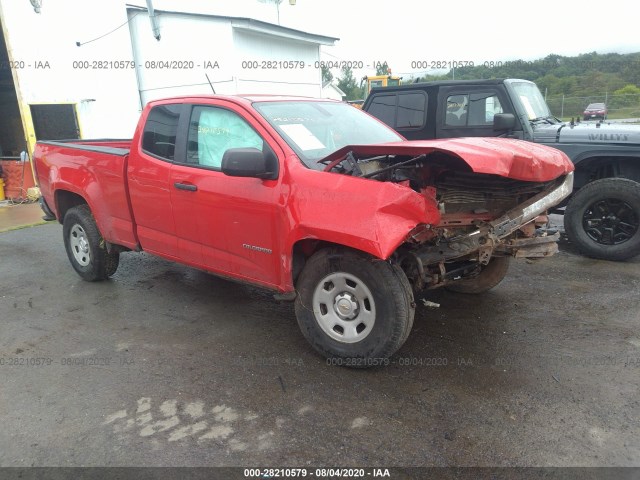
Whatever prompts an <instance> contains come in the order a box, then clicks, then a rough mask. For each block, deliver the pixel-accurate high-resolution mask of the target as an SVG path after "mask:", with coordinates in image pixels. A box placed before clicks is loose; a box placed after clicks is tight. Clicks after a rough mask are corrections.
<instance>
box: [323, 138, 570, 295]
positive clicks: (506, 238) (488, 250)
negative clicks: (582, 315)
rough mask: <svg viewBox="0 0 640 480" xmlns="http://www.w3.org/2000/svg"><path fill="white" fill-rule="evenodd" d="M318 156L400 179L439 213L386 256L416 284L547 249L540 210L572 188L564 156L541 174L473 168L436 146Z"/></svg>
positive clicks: (550, 248) (354, 171)
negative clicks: (556, 165) (553, 168)
mask: <svg viewBox="0 0 640 480" xmlns="http://www.w3.org/2000/svg"><path fill="white" fill-rule="evenodd" d="M489 153H491V152H489ZM559 153H560V152H559ZM489 156H490V155H489ZM325 163H326V164H327V167H326V170H327V171H335V172H339V173H343V174H347V175H352V176H356V177H361V178H369V179H374V180H380V181H388V182H394V183H397V184H400V185H404V186H405V187H407V188H410V189H412V190H413V191H415V192H416V193H418V194H420V195H422V196H424V197H425V198H426V199H428V200H430V201H431V202H433V203H434V204H435V205H437V210H438V212H439V218H435V219H433V221H432V222H431V223H422V224H419V225H417V226H416V227H415V228H414V229H413V230H412V231H411V232H409V234H408V235H407V237H406V239H405V241H404V243H402V244H401V245H400V246H399V247H398V248H397V250H396V251H395V252H394V254H393V255H392V257H391V258H390V260H391V261H394V262H395V263H397V264H399V265H400V266H401V267H402V269H403V270H404V272H405V273H406V274H407V277H408V278H409V280H410V282H411V283H412V284H413V287H414V289H416V290H421V289H424V288H436V287H441V286H446V285H449V284H452V283H453V282H458V281H460V280H465V279H471V278H474V277H476V276H478V275H479V274H480V272H481V271H482V270H483V268H484V267H485V266H486V265H488V263H489V261H490V260H491V258H492V257H527V258H530V257H547V256H550V255H553V254H554V253H556V252H557V251H558V247H557V241H558V238H559V234H558V233H553V232H549V231H548V230H546V229H545V228H544V227H545V225H546V224H547V223H548V218H547V216H546V211H547V210H548V209H549V208H551V207H553V206H554V205H556V204H558V203H560V202H561V201H562V200H563V199H564V198H566V197H567V196H568V195H569V194H570V193H571V191H572V188H573V172H572V171H571V170H572V167H571V165H570V162H569V161H568V159H567V164H568V165H564V164H563V168H564V171H558V172H557V173H558V174H557V175H555V176H554V174H553V173H549V174H548V175H547V177H554V178H552V179H548V178H542V179H540V178H535V179H534V180H526V179H524V180H523V179H522V178H510V177H508V176H503V175H498V174H492V173H484V172H477V171H475V170H480V169H475V168H474V166H475V165H474V164H473V162H468V161H466V159H465V158H464V157H463V156H461V155H456V154H452V153H451V152H445V151H442V150H441V149H439V150H435V149H434V150H432V151H425V153H421V154H418V155H403V154H399V155H394V154H391V153H387V152H385V154H384V155H377V156H372V155H371V154H370V152H369V151H367V152H357V149H354V150H350V151H348V152H347V153H346V155H339V156H334V158H332V159H330V160H329V161H326V162H325ZM560 163H561V164H562V162H560ZM483 166H484V165H483ZM518 168H520V170H519V171H522V166H521V165H520V166H519V167H518ZM485 170H486V168H485ZM535 176H539V173H536V174H532V177H535ZM520 177H522V175H520Z"/></svg>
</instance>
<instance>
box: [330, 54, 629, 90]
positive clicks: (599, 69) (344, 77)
mask: <svg viewBox="0 0 640 480" xmlns="http://www.w3.org/2000/svg"><path fill="white" fill-rule="evenodd" d="M385 67H386V68H388V65H385ZM378 70H381V69H380V68H379V69H378ZM385 71H386V70H385ZM383 73H384V72H382V71H381V72H380V73H378V72H376V74H377V75H379V74H383ZM327 74H328V75H327ZM329 76H330V78H329ZM327 78H329V80H331V79H333V75H332V74H331V72H330V71H328V70H327V71H326V72H325V71H323V80H326V79H327ZM452 78H455V79H456V80H478V79H490V78H522V79H524V80H531V81H533V82H535V83H536V84H537V85H538V87H539V88H540V91H541V92H542V93H543V94H546V95H548V96H557V95H566V96H581V97H587V96H591V95H601V94H602V93H604V92H607V93H609V94H611V95H639V94H640V52H637V53H627V54H620V53H603V54H601V53H597V52H591V53H584V54H581V55H577V56H573V57H570V56H562V55H556V54H551V55H547V56H546V57H544V58H540V59H537V60H509V61H495V62H484V63H483V64H482V65H476V66H473V67H471V66H467V67H459V68H455V69H451V70H449V71H448V72H446V73H443V74H438V75H422V76H416V77H410V78H404V79H403V83H413V82H428V81H433V80H451V79H452ZM337 85H338V87H339V88H340V89H341V90H342V91H343V92H345V94H346V95H347V100H357V99H362V98H364V96H365V91H364V88H363V86H362V85H361V82H360V81H359V80H357V79H356V78H355V76H354V74H353V71H352V70H351V69H350V68H343V69H342V70H341V72H340V76H339V77H338V78H337Z"/></svg>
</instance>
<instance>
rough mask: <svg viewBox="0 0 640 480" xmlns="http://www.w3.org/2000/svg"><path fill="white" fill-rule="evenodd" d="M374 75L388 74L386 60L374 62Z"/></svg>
mask: <svg viewBox="0 0 640 480" xmlns="http://www.w3.org/2000/svg"><path fill="white" fill-rule="evenodd" d="M376 75H389V64H388V63H387V62H386V61H385V62H383V63H380V62H378V63H377V64H376Z"/></svg>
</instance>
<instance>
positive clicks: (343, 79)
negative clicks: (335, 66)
mask: <svg viewBox="0 0 640 480" xmlns="http://www.w3.org/2000/svg"><path fill="white" fill-rule="evenodd" d="M340 72H341V75H340V77H338V88H339V89H340V90H342V91H343V92H344V93H345V95H346V96H347V100H362V99H363V98H364V89H363V88H362V87H360V86H359V85H358V82H357V81H356V78H355V77H354V76H353V70H351V68H350V67H348V66H346V65H345V66H344V67H342V69H341V70H340Z"/></svg>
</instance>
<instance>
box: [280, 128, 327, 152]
mask: <svg viewBox="0 0 640 480" xmlns="http://www.w3.org/2000/svg"><path fill="white" fill-rule="evenodd" d="M280 128H281V129H282V131H283V132H284V133H286V134H287V135H288V136H289V137H290V138H291V140H293V141H294V142H296V144H297V145H298V147H300V149H301V150H303V151H307V150H318V149H321V148H326V147H325V146H324V145H323V144H322V142H321V141H320V140H318V138H317V137H316V136H315V135H314V134H313V133H311V131H309V129H308V128H307V127H305V126H304V125H302V124H300V123H294V124H290V125H280Z"/></svg>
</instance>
